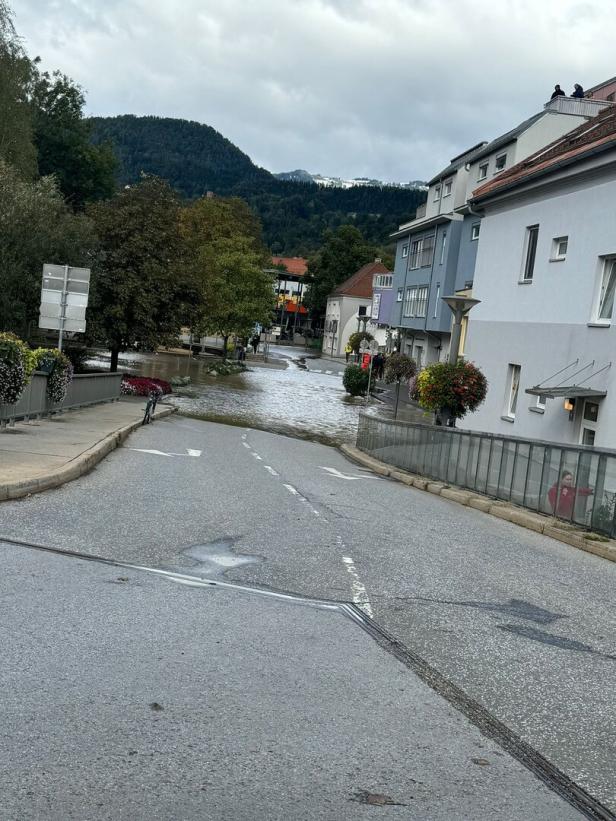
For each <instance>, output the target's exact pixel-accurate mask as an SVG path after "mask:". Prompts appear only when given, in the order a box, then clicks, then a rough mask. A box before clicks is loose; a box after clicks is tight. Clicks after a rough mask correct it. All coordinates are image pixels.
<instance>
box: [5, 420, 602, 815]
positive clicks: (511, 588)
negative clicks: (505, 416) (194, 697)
mask: <svg viewBox="0 0 616 821" xmlns="http://www.w3.org/2000/svg"><path fill="white" fill-rule="evenodd" d="M134 448H137V449H142V450H148V449H156V450H159V451H161V452H162V453H176V454H184V453H186V454H187V449H191V450H201V451H202V454H201V456H189V455H188V454H187V455H185V456H184V455H182V456H163V455H156V454H152V453H144V452H142V451H141V450H134ZM0 534H4V535H8V536H13V537H17V538H20V539H26V540H30V541H33V542H42V543H45V544H50V545H54V546H56V547H60V548H64V549H72V550H77V551H80V552H84V553H89V554H97V555H102V556H106V557H110V558H119V559H122V560H126V561H131V562H140V563H143V564H146V565H149V566H160V567H167V568H173V569H184V570H187V571H188V572H191V573H193V574H199V573H202V574H203V575H206V576H210V575H211V574H212V573H213V572H219V573H220V572H222V571H224V572H225V573H226V577H227V578H229V579H232V580H237V581H241V582H244V583H250V584H254V585H260V586H264V587H270V588H275V589H279V590H285V591H293V592H296V593H300V594H303V595H307V596H313V597H319V598H331V599H336V600H354V601H355V602H356V603H357V604H358V605H360V606H361V607H362V608H363V609H364V611H365V612H367V613H369V614H372V615H373V617H374V619H376V621H377V622H378V623H379V624H380V625H382V626H383V627H384V628H385V629H386V630H387V631H389V633H390V634H393V635H394V636H395V637H396V638H398V639H399V640H400V641H402V642H404V644H405V645H406V646H407V647H409V648H410V649H411V650H412V651H413V652H415V653H417V654H418V655H419V656H421V657H422V658H424V659H426V660H427V661H428V662H429V663H430V664H432V665H433V666H434V667H435V668H436V669H437V670H439V671H440V672H441V673H442V674H444V675H445V676H446V677H447V678H448V679H449V680H450V681H452V682H453V683H455V684H456V685H458V686H459V687H461V688H462V689H463V690H464V691H465V692H466V693H467V694H469V695H470V696H472V697H473V698H475V699H476V700H477V701H478V702H479V703H480V704H481V705H483V707H485V708H486V709H487V710H488V711H489V712H490V713H491V714H492V715H494V716H496V717H497V718H498V719H500V720H501V721H503V722H504V723H505V724H506V725H507V726H508V727H509V728H510V729H511V730H512V731H513V732H514V733H517V734H518V735H519V736H520V737H521V738H522V739H523V740H524V741H526V742H528V743H529V744H531V745H532V746H533V747H534V748H535V749H537V750H538V751H539V752H540V753H541V754H543V755H544V756H545V757H546V758H547V759H549V761H551V762H552V763H553V764H555V765H556V766H557V767H559V768H560V769H561V770H562V771H564V772H565V773H566V774H567V775H568V776H569V777H570V778H572V779H573V780H574V781H576V782H577V783H578V784H580V785H581V786H582V787H583V788H584V789H586V790H587V791H588V792H590V793H591V794H592V795H594V796H595V797H596V798H598V799H600V800H601V801H603V802H604V804H606V805H608V806H610V807H611V809H612V810H613V811H614V810H616V774H615V770H614V767H613V761H614V758H615V754H616V744H615V736H614V726H615V722H614V707H613V704H614V696H613V693H614V684H615V683H616V682H615V679H616V676H615V672H616V643H615V640H614V637H615V635H616V631H615V629H614V628H615V626H616V617H615V611H614V607H613V591H614V589H615V582H616V566H615V565H613V564H611V563H609V562H606V561H603V560H601V559H599V558H596V557H594V556H591V555H589V554H585V553H582V552H580V551H576V550H574V549H572V548H569V547H567V546H566V545H563V544H560V543H558V542H554V541H552V540H550V539H548V538H546V537H543V536H540V535H538V534H535V533H532V532H531V531H526V530H523V529H521V528H517V527H516V526H514V525H512V524H510V523H507V522H503V521H501V520H498V519H494V518H491V517H489V516H485V515H483V514H481V513H479V512H477V511H474V510H471V509H469V508H464V507H461V506H458V505H456V504H454V503H451V502H448V501H447V500H445V499H441V498H438V497H435V496H432V495H431V494H427V493H422V492H420V491H417V490H415V489H413V488H407V487H405V486H402V485H399V484H397V483H395V482H391V481H388V480H384V479H380V478H374V477H372V475H371V474H369V473H367V472H365V471H362V470H360V469H358V468H357V467H356V466H354V465H352V464H351V463H349V462H348V461H347V460H346V459H344V458H343V457H342V456H341V454H340V453H339V452H338V451H336V450H334V449H332V448H328V447H325V446H323V445H318V444H313V443H308V442H302V441H299V440H295V439H290V438H286V437H281V436H276V435H272V434H268V433H265V432H263V431H255V430H250V431H248V430H246V429H243V428H238V427H228V426H224V425H215V424H211V423H204V422H199V421H196V420H189V419H183V418H177V417H172V418H171V419H168V420H163V421H161V422H159V423H157V424H156V425H152V426H151V427H149V428H145V429H142V430H140V431H139V432H137V433H136V434H134V435H133V436H131V438H130V439H129V440H128V442H127V443H126V446H125V447H124V448H123V449H121V450H119V451H117V452H115V453H113V454H112V455H111V456H110V457H108V459H107V460H105V461H104V462H103V463H102V464H101V465H100V466H99V467H98V468H97V469H96V470H95V471H94V472H93V473H92V474H90V475H89V476H87V477H84V478H82V479H81V480H79V481H77V482H73V483H71V484H70V485H67V486H65V487H64V488H61V489H59V490H56V491H50V492H48V493H46V494H43V495H40V496H35V497H32V498H30V499H26V500H24V501H20V502H14V503H4V504H3V505H2V506H0ZM187 551H188V552H187ZM238 554H240V558H241V557H242V556H243V557H246V562H247V563H243V564H241V563H240V564H236V563H235V562H236V560H237V558H238ZM208 557H209V560H208ZM234 557H235V558H234ZM503 817H506V816H503Z"/></svg>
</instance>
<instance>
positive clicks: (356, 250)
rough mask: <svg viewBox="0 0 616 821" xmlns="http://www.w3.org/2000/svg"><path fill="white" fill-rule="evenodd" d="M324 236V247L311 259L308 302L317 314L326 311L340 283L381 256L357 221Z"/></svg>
mask: <svg viewBox="0 0 616 821" xmlns="http://www.w3.org/2000/svg"><path fill="white" fill-rule="evenodd" d="M323 240H324V241H323V245H322V246H321V248H320V250H319V251H317V252H316V254H314V255H313V256H312V257H310V258H309V260H308V274H309V276H310V277H311V281H312V284H311V285H310V289H309V291H308V292H307V294H306V298H305V300H304V302H305V304H306V306H307V307H308V308H309V309H310V311H311V312H312V314H313V316H320V315H322V314H324V313H325V308H326V305H327V297H328V295H329V294H331V292H332V291H333V290H334V289H335V288H336V287H337V286H338V285H340V283H342V282H344V280H345V279H348V278H349V277H350V276H352V275H353V274H354V273H355V272H356V271H357V270H359V268H361V267H362V265H366V264H367V263H368V262H374V259H375V257H377V256H380V254H379V253H378V248H377V247H376V246H375V245H373V244H371V243H369V242H366V240H365V239H364V237H363V236H362V234H361V232H360V231H359V230H358V229H357V228H355V226H354V225H341V226H340V227H339V228H338V229H337V230H336V231H326V232H325V234H324V237H323ZM385 264H387V263H385Z"/></svg>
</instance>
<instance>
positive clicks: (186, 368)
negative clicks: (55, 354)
mask: <svg viewBox="0 0 616 821" xmlns="http://www.w3.org/2000/svg"><path fill="white" fill-rule="evenodd" d="M303 356H305V354H304V352H303V350H302V349H301V348H278V349H274V350H273V351H271V353H270V356H269V362H270V363H271V365H273V366H276V365H278V367H265V366H263V365H260V364H254V365H253V364H252V363H251V362H250V361H248V363H247V365H248V371H246V372H245V373H241V374H237V375H234V376H218V377H216V376H210V375H208V374H206V372H205V370H206V367H207V362H208V360H207V359H203V358H201V357H189V356H186V355H181V354H180V355H177V354H142V353H135V354H132V353H131V354H124V357H123V356H122V355H121V356H120V365H119V367H120V369H123V370H125V371H127V372H131V373H134V374H138V375H141V376H156V377H159V378H161V379H167V380H171V379H172V378H173V377H177V376H189V377H190V380H191V381H190V384H189V385H188V386H187V387H186V388H175V387H174V389H173V391H174V392H173V394H171V396H167V397H165V399H164V401H165V402H171V403H172V404H173V405H175V406H176V407H177V408H178V409H179V410H180V412H181V413H184V414H187V415H190V416H196V417H198V418H201V419H207V420H210V421H215V422H225V423H227V424H236V425H242V426H245V427H254V428H261V429H264V430H269V431H274V432H276V433H284V434H288V435H292V436H299V437H302V438H306V439H312V440H317V441H322V442H324V443H326V444H337V443H340V442H354V441H355V438H356V435H357V423H358V418H359V412H360V410H367V411H368V412H369V413H382V412H383V411H384V409H383V406H382V405H381V403H378V402H375V401H374V400H370V404H369V405H368V406H366V402H365V399H363V398H352V397H350V396H348V394H347V393H346V392H345V390H344V388H343V387H342V377H341V376H340V375H339V374H337V373H332V374H325V373H315V372H311V371H310V370H307V369H306V368H305V366H304V365H303V364H302V361H301V359H302V357H303ZM95 362H96V364H98V365H101V364H102V362H104V359H97V360H95V361H93V362H92V364H94V363H95ZM285 364H286V367H284V366H285ZM330 366H331V365H330V363H329V362H328V363H327V365H323V366H322V367H323V368H324V369H325V367H330Z"/></svg>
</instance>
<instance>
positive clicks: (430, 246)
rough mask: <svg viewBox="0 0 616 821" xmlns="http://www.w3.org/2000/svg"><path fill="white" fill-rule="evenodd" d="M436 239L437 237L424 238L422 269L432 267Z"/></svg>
mask: <svg viewBox="0 0 616 821" xmlns="http://www.w3.org/2000/svg"><path fill="white" fill-rule="evenodd" d="M434 239H435V235H434V234H432V235H431V236H429V237H424V239H423V243H422V247H421V267H422V268H427V267H428V266H430V265H432V256H433V254H434Z"/></svg>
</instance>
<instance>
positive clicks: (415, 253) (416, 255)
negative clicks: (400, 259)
mask: <svg viewBox="0 0 616 821" xmlns="http://www.w3.org/2000/svg"><path fill="white" fill-rule="evenodd" d="M422 245H423V240H422V239H416V240H415V242H411V258H410V260H409V267H410V268H411V269H412V268H419V259H420V255H421V248H422Z"/></svg>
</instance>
